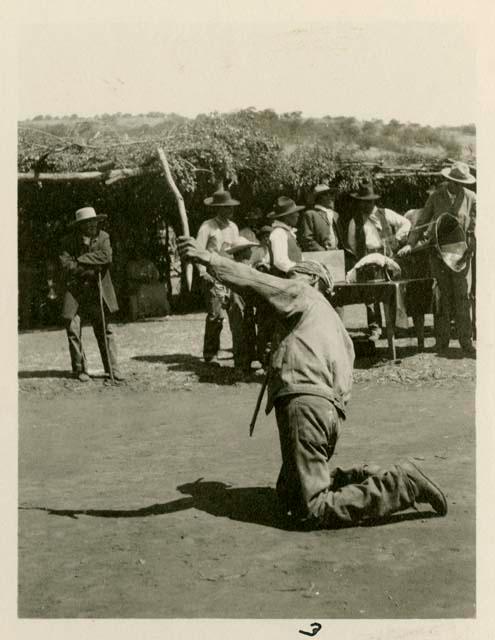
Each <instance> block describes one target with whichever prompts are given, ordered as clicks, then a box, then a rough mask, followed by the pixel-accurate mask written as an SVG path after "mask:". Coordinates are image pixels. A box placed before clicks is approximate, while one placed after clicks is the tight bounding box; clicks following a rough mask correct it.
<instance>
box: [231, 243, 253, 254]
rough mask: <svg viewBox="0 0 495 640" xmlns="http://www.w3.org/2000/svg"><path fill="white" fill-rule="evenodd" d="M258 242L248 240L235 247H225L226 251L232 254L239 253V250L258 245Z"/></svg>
mask: <svg viewBox="0 0 495 640" xmlns="http://www.w3.org/2000/svg"><path fill="white" fill-rule="evenodd" d="M259 246H260V244H259V243H258V242H248V243H247V244H242V245H239V246H236V247H230V248H229V249H227V251H226V253H230V254H232V255H234V254H236V253H239V251H243V250H244V249H252V248H253V247H259Z"/></svg>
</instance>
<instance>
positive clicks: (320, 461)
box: [275, 394, 414, 527]
mask: <svg viewBox="0 0 495 640" xmlns="http://www.w3.org/2000/svg"><path fill="white" fill-rule="evenodd" d="M275 411H276V417H277V425H278V429H279V435H280V446H281V452H282V468H281V470H280V475H279V478H278V481H277V493H278V495H279V498H280V500H281V502H282V506H283V508H285V509H286V510H287V511H290V512H291V515H292V516H293V517H294V518H295V519H296V520H300V521H306V522H308V523H313V524H314V525H315V526H319V527H332V526H336V525H341V524H351V523H357V522H359V521H360V520H362V519H363V518H381V517H384V516H387V515H389V514H391V513H395V512H396V511H402V510H403V509H407V508H409V507H411V506H413V505H414V487H413V486H412V484H411V482H410V480H409V479H408V477H407V475H406V473H405V472H404V471H403V470H402V469H401V467H400V466H399V465H392V466H390V467H389V468H388V469H380V468H379V467H377V466H376V465H361V466H356V467H352V468H350V469H345V470H344V469H340V468H336V469H334V470H333V471H332V473H330V468H329V466H328V465H329V461H330V458H331V457H332V455H333V453H334V450H335V446H336V444H337V439H338V436H339V430H340V427H341V423H342V420H341V417H340V415H339V412H338V410H337V409H336V408H335V406H334V405H333V404H332V402H330V400H327V399H326V398H324V397H320V396H316V395H305V394H304V395H302V394H301V395H289V396H285V397H281V398H279V399H278V400H276V402H275Z"/></svg>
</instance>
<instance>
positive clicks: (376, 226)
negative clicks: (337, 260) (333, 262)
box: [347, 182, 411, 339]
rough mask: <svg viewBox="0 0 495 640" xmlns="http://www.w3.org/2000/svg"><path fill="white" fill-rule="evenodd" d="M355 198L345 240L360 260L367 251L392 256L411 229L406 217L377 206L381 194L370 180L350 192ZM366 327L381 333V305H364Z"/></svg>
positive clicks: (376, 334)
mask: <svg viewBox="0 0 495 640" xmlns="http://www.w3.org/2000/svg"><path fill="white" fill-rule="evenodd" d="M351 197H352V198H353V200H354V202H355V209H354V212H353V217H352V220H351V221H350V223H349V229H348V233H347V242H348V245H349V248H350V250H351V251H352V253H353V254H354V256H355V257H356V260H357V261H359V260H361V258H364V256H366V255H368V254H370V253H383V254H384V255H385V256H386V257H387V258H392V257H393V256H394V254H395V253H396V251H397V249H398V248H399V246H400V244H401V243H404V242H406V240H407V236H408V234H409V231H410V229H411V223H410V222H409V220H408V219H407V218H404V216H401V215H400V214H398V213H396V212H395V211H392V209H385V208H381V207H380V208H379V207H377V206H376V201H377V200H378V199H379V198H380V196H379V195H378V194H377V193H375V192H374V190H373V185H372V183H371V182H365V183H362V184H361V185H360V186H359V189H358V191H357V192H356V193H351ZM366 313H367V316H368V329H369V332H370V336H371V338H372V339H377V338H379V337H380V334H381V325H382V322H381V312H380V305H379V304H375V305H366Z"/></svg>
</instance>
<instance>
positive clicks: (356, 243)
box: [60, 162, 476, 380]
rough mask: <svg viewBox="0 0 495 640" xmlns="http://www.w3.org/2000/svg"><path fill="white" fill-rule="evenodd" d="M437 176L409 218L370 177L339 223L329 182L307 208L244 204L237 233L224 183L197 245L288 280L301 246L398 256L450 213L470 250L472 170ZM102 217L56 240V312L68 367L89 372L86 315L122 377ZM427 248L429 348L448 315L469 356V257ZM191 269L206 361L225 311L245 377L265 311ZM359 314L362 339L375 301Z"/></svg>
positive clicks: (214, 356) (374, 316)
mask: <svg viewBox="0 0 495 640" xmlns="http://www.w3.org/2000/svg"><path fill="white" fill-rule="evenodd" d="M442 174H443V175H444V177H445V178H446V181H445V182H444V183H442V184H441V185H440V186H439V187H438V188H437V189H435V190H434V191H432V192H431V193H430V195H429V197H428V200H427V202H426V204H425V206H424V208H423V209H422V210H420V211H417V212H415V215H414V216H411V215H408V214H406V215H400V214H398V213H396V212H395V211H392V210H391V209H388V208H385V207H380V206H378V204H377V201H378V200H379V198H380V196H379V194H377V193H375V191H374V188H373V184H372V183H371V182H365V183H362V184H361V185H360V186H359V188H358V189H357V190H356V191H355V192H353V193H351V194H350V196H351V198H352V201H353V203H354V207H353V212H352V218H351V220H350V222H349V224H348V226H347V229H344V226H343V225H342V221H341V219H340V217H339V214H338V213H337V212H336V211H335V206H334V197H335V191H334V190H333V188H332V187H331V186H330V185H328V184H318V185H316V187H315V188H314V190H313V197H314V204H313V205H312V207H310V208H306V207H305V206H302V205H298V204H296V202H294V200H292V199H291V198H289V197H287V196H280V197H279V198H278V199H277V200H276V202H275V203H274V204H273V207H272V211H270V212H269V213H267V214H266V215H263V212H262V211H261V210H260V209H252V210H250V211H248V212H247V213H246V214H245V215H244V218H243V223H244V224H243V225H241V229H240V231H239V227H238V225H237V224H236V223H235V222H234V221H233V220H232V218H233V217H234V214H235V212H236V210H237V208H238V206H239V205H240V202H239V201H238V200H235V199H234V198H232V197H231V195H230V193H229V192H228V191H225V190H220V191H216V192H215V193H214V194H213V195H212V196H210V197H208V198H206V199H205V201H204V202H205V205H206V206H207V207H208V209H210V210H211V211H212V212H213V215H212V216H211V217H209V218H208V219H207V220H205V221H204V222H203V223H202V225H201V226H200V229H199V232H198V234H197V243H198V246H199V247H200V248H201V249H204V250H207V251H209V252H212V253H217V254H220V255H223V256H227V257H230V258H231V259H233V260H234V261H236V262H240V263H246V264H249V265H250V266H251V267H254V268H255V269H257V270H259V271H263V272H264V273H268V274H272V275H274V276H279V277H284V278H287V277H291V274H292V273H293V272H294V269H295V268H296V267H297V266H298V265H300V264H301V262H302V261H303V252H306V251H307V252H313V251H331V250H334V249H342V250H344V251H345V252H346V254H347V256H351V257H352V259H353V261H354V262H357V261H359V260H361V259H362V258H363V257H365V256H367V255H370V254H377V253H378V254H382V255H384V256H386V257H387V258H391V257H394V258H399V259H400V258H403V257H405V256H407V255H409V254H410V253H411V252H412V251H413V250H414V248H415V247H416V246H417V245H418V244H421V243H423V244H424V243H426V244H428V243H429V242H430V241H431V239H432V234H433V227H434V223H435V221H436V220H438V218H439V217H440V216H441V215H442V214H444V213H449V214H451V216H453V217H454V218H455V219H456V220H457V221H458V223H459V226H460V228H461V229H462V230H463V232H464V233H465V236H466V239H467V244H468V246H469V248H470V250H473V247H474V231H475V220H476V195H475V193H474V192H473V191H471V190H469V189H467V188H466V186H467V185H470V184H473V183H474V182H475V178H474V176H472V174H471V172H470V170H469V167H468V166H467V165H466V164H464V163H462V162H457V163H454V164H453V165H452V166H451V167H449V168H446V169H444V170H443V171H442ZM103 217H104V216H101V215H97V214H96V212H95V211H94V209H93V208H91V207H85V208H83V209H80V210H78V211H77V212H76V215H75V220H74V221H73V223H72V225H71V226H72V229H71V231H72V233H70V234H69V235H68V236H67V237H65V238H64V240H63V241H62V247H61V251H60V261H61V265H62V267H63V272H64V277H65V297H64V306H63V316H64V318H65V320H66V323H67V327H66V328H67V336H68V340H69V348H70V354H71V362H72V369H73V372H74V374H75V375H76V376H77V377H79V379H80V380H87V379H89V376H88V370H87V362H86V357H85V354H84V349H83V347H82V342H81V321H82V320H81V319H84V318H87V319H88V320H89V321H90V322H91V323H92V325H93V327H94V329H95V335H96V338H97V341H98V345H99V347H100V351H101V355H102V359H103V363H104V367H105V370H106V371H110V370H111V371H112V373H113V375H114V377H115V378H117V379H118V378H121V377H122V374H121V372H120V370H119V367H118V362H117V356H116V349H115V340H114V336H113V331H112V325H111V323H110V322H108V321H105V315H104V314H105V311H106V312H107V313H111V312H113V311H115V310H116V309H117V302H116V298H115V293H114V291H113V285H112V281H111V278H110V272H109V267H110V264H111V262H112V249H111V245H110V239H109V237H108V234H106V233H105V232H104V231H101V230H99V229H98V226H97V223H98V221H99V219H101V218H103ZM411 219H412V221H413V224H412V223H411ZM429 253H430V260H429V262H430V267H431V275H432V277H433V278H434V279H435V287H434V302H435V306H434V313H435V334H436V347H435V348H436V350H437V351H439V352H444V351H445V350H446V349H448V346H449V340H450V330H451V317H453V318H454V319H455V324H456V328H457V336H458V338H459V342H460V345H461V349H462V351H463V353H464V354H466V355H473V354H474V353H475V348H474V346H473V343H472V322H471V317H470V297H469V296H470V290H469V270H470V264H469V262H470V261H467V263H466V267H465V268H463V269H462V270H460V271H459V270H457V271H453V270H451V269H449V267H448V266H447V265H446V264H445V262H444V261H443V260H442V257H441V255H440V254H439V253H438V252H437V251H436V250H434V249H432V250H431V251H430V252H429ZM197 269H198V274H199V277H200V279H201V285H202V288H203V290H204V295H205V301H206V310H207V315H206V324H205V333H204V343H203V357H204V360H205V362H207V363H209V364H212V365H218V364H219V362H218V352H219V350H220V334H221V331H222V326H223V323H224V319H225V317H226V316H228V318H229V321H230V327H231V330H232V337H233V355H234V365H235V367H236V370H237V371H238V372H239V373H240V374H241V375H245V374H248V373H249V372H250V370H251V364H252V362H253V361H256V360H258V361H260V362H261V364H262V365H264V364H265V363H266V361H267V351H268V348H269V342H270V334H271V330H272V326H271V324H272V320H271V315H270V313H269V311H268V310H267V309H266V308H264V307H263V305H262V304H261V305H260V304H259V303H258V305H257V306H256V305H255V304H253V302H252V301H251V300H250V299H249V296H240V295H238V294H236V293H234V292H232V291H230V290H229V289H228V288H227V287H226V286H225V285H224V284H222V283H221V282H219V281H218V280H217V279H215V278H214V277H213V276H212V275H211V274H210V273H208V271H207V269H206V268H205V267H204V266H203V265H201V264H198V267H197ZM339 311H340V310H339V309H337V312H339ZM367 313H368V329H369V332H370V337H372V338H376V337H378V334H379V333H380V326H381V314H380V308H379V305H367ZM340 315H341V314H340Z"/></svg>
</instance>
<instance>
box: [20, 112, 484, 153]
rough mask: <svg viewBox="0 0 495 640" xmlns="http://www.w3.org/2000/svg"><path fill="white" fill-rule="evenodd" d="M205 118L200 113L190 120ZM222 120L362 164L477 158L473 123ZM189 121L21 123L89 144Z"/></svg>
mask: <svg viewBox="0 0 495 640" xmlns="http://www.w3.org/2000/svg"><path fill="white" fill-rule="evenodd" d="M204 117H205V116H204V115H199V116H197V117H196V118H195V119H194V120H198V119H199V120H201V118H204ZM223 117H224V118H225V119H226V120H227V121H230V122H231V123H232V124H235V125H242V123H243V121H245V122H246V123H247V122H249V124H250V125H251V126H252V125H253V124H254V125H255V126H256V128H259V129H260V130H261V131H262V132H263V133H266V134H269V135H271V136H274V137H275V138H277V139H278V140H279V141H280V144H281V146H282V148H283V149H286V150H287V151H290V150H293V149H294V148H295V147H296V146H300V145H303V146H304V145H314V144H315V143H318V144H320V145H323V146H326V147H329V148H331V149H333V150H335V151H337V152H339V151H342V150H345V151H346V152H353V153H356V154H357V155H359V156H360V157H361V158H363V159H364V160H376V159H378V158H380V159H384V158H385V159H388V160H390V161H394V159H399V157H400V158H401V160H402V161H404V160H409V161H414V160H419V159H428V158H429V159H435V158H445V157H450V158H462V159H464V160H466V161H468V162H471V163H474V162H475V159H476V128H475V125H474V124H466V125H462V126H458V127H443V126H442V127H431V126H427V125H426V126H425V125H419V124H416V123H409V122H408V123H402V122H399V121H398V120H395V119H394V120H390V121H389V122H383V121H382V120H357V119H356V118H352V117H344V116H339V117H333V116H325V117H323V118H304V117H303V116H302V114H301V112H299V111H294V112H290V113H282V114H277V113H276V112H275V111H273V110H271V109H265V110H263V111H257V110H255V109H253V108H249V109H244V110H242V111H238V112H233V113H227V114H223ZM188 120H189V119H188V118H185V117H184V116H180V115H178V114H175V113H168V114H167V113H162V112H149V113H146V114H138V115H133V114H130V113H114V114H108V113H105V114H102V115H99V116H95V117H92V118H80V117H79V116H78V115H77V114H72V115H70V116H64V117H62V118H55V117H51V116H49V115H38V116H35V117H34V118H32V119H31V120H24V121H22V122H21V123H19V124H22V125H24V126H29V127H35V128H39V129H43V130H44V131H45V132H46V133H51V134H53V135H55V136H59V137H62V138H73V137H74V136H81V137H82V138H83V139H85V140H88V139H90V138H92V137H98V136H99V135H101V132H102V131H105V132H106V133H113V134H115V136H116V137H118V138H120V139H122V138H124V139H127V138H129V139H134V138H139V137H142V136H154V135H159V136H162V135H164V134H166V133H167V132H169V131H171V130H173V129H176V128H178V127H180V125H181V124H184V123H185V122H187V121H188Z"/></svg>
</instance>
